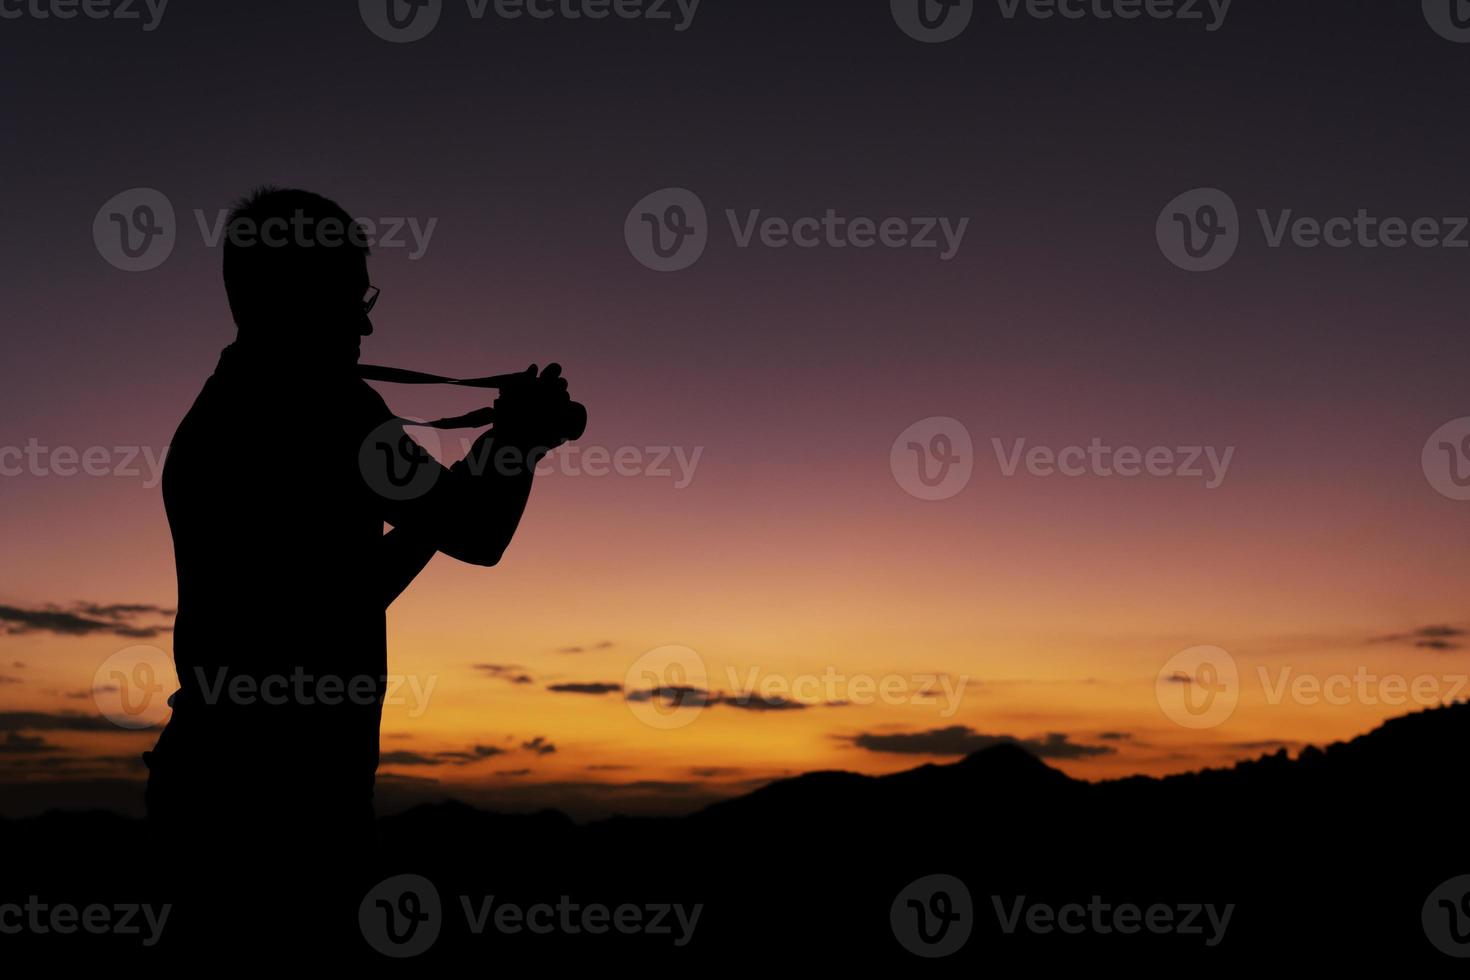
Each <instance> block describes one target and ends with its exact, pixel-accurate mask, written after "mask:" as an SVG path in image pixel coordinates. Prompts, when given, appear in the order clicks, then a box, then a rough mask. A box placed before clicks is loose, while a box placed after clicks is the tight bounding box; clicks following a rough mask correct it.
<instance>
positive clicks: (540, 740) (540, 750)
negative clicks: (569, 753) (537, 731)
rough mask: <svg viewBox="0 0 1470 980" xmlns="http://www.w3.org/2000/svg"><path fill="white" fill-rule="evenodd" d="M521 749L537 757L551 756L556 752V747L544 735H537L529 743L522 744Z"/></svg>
mask: <svg viewBox="0 0 1470 980" xmlns="http://www.w3.org/2000/svg"><path fill="white" fill-rule="evenodd" d="M521 748H523V749H525V750H526V751H527V752H534V753H536V754H537V755H550V754H551V753H553V752H555V751H556V746H555V745H552V744H551V743H550V742H548V741H546V738H545V736H542V735H537V736H536V737H535V738H533V739H531V740H530V741H529V742H522V743H521Z"/></svg>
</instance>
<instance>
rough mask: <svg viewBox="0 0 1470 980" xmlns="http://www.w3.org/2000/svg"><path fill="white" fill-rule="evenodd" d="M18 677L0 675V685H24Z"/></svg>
mask: <svg viewBox="0 0 1470 980" xmlns="http://www.w3.org/2000/svg"><path fill="white" fill-rule="evenodd" d="M24 683H25V682H24V681H22V680H21V679H20V678H19V677H11V676H10V675H9V674H0V684H24Z"/></svg>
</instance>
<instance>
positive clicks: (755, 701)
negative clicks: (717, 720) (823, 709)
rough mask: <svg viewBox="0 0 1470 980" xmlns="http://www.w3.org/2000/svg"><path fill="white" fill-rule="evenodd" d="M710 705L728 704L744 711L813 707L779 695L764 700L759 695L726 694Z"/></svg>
mask: <svg viewBox="0 0 1470 980" xmlns="http://www.w3.org/2000/svg"><path fill="white" fill-rule="evenodd" d="M710 703H711V704H727V705H729V706H730V707H732V708H739V709H741V710H742V711H805V710H806V709H807V708H810V707H811V705H809V704H803V703H802V702H800V701H792V700H790V699H789V698H783V697H781V696H779V695H772V696H771V697H768V698H763V697H761V696H760V695H758V694H724V695H721V696H719V697H717V698H715V699H714V700H713V701H711V702H710Z"/></svg>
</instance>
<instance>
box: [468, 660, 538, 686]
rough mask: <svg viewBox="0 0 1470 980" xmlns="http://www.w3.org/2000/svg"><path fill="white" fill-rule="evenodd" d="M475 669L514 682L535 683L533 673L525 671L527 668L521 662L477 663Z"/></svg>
mask: <svg viewBox="0 0 1470 980" xmlns="http://www.w3.org/2000/svg"><path fill="white" fill-rule="evenodd" d="M475 669H476V670H480V671H484V672H485V673H487V674H489V675H490V676H491V677H498V678H500V679H501V680H503V681H509V682H510V683H512V684H531V683H534V681H533V679H532V677H531V675H530V674H527V673H525V670H526V668H524V667H522V666H521V665H520V664H475Z"/></svg>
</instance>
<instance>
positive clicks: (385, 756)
mask: <svg viewBox="0 0 1470 980" xmlns="http://www.w3.org/2000/svg"><path fill="white" fill-rule="evenodd" d="M378 764H379V765H383V766H442V765H444V760H443V759H441V758H438V757H437V756H432V755H424V754H423V753H422V752H407V751H398V752H384V753H382V754H381V755H379V756H378Z"/></svg>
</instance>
